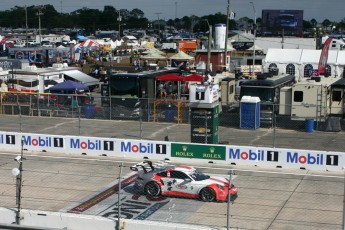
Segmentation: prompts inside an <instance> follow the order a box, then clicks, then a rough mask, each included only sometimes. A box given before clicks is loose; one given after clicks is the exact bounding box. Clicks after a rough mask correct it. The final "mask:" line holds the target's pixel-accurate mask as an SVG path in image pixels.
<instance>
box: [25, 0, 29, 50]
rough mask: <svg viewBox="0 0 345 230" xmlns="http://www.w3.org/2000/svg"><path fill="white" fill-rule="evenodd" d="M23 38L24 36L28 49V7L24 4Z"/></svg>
mask: <svg viewBox="0 0 345 230" xmlns="http://www.w3.org/2000/svg"><path fill="white" fill-rule="evenodd" d="M25 36H26V39H25V41H26V47H28V45H29V42H28V7H27V6H26V4H25Z"/></svg>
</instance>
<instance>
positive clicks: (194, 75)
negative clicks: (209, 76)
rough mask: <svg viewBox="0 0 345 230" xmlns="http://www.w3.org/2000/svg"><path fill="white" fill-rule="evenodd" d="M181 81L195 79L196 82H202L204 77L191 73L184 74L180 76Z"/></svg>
mask: <svg viewBox="0 0 345 230" xmlns="http://www.w3.org/2000/svg"><path fill="white" fill-rule="evenodd" d="M181 80H182V81H197V82H202V81H203V80H204V77H203V76H201V75H198V74H195V73H193V74H191V75H188V76H184V77H182V79H181Z"/></svg>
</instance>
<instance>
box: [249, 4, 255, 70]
mask: <svg viewBox="0 0 345 230" xmlns="http://www.w3.org/2000/svg"><path fill="white" fill-rule="evenodd" d="M250 4H252V5H253V10H254V42H253V68H252V75H254V74H255V71H254V67H255V40H256V9H255V5H254V2H250Z"/></svg>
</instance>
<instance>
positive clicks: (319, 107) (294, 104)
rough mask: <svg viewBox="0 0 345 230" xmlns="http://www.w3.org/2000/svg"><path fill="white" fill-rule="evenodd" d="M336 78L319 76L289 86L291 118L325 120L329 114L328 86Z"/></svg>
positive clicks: (329, 98)
mask: <svg viewBox="0 0 345 230" xmlns="http://www.w3.org/2000/svg"><path fill="white" fill-rule="evenodd" d="M337 80H339V78H335V77H323V76H320V77H312V78H310V79H307V80H306V81H301V82H297V83H296V84H295V85H293V86H292V87H291V88H292V95H291V120H306V119H314V120H316V121H325V119H326V118H327V116H328V115H330V102H331V93H330V92H331V90H330V88H331V85H332V84H333V83H334V82H336V81H337ZM281 106H282V105H281Z"/></svg>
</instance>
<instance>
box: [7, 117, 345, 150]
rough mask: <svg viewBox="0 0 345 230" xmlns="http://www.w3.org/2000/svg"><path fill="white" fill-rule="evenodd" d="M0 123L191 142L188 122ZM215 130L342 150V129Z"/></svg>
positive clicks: (238, 141) (229, 136) (14, 128)
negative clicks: (330, 130) (307, 130)
mask: <svg viewBox="0 0 345 230" xmlns="http://www.w3.org/2000/svg"><path fill="white" fill-rule="evenodd" d="M0 127H1V128H0V130H1V131H9V132H24V133H41V134H55V135H72V136H91V137H116V138H123V139H143V140H157V141H163V140H165V137H168V139H169V141H173V142H191V134H190V129H191V128H190V125H189V124H175V123H160V122H159V123H155V122H142V123H141V124H140V122H139V121H126V120H119V121H115V120H94V119H84V118H83V119H79V118H53V117H52V118H51V117H32V116H18V115H13V116H12V115H11V116H10V115H1V119H0ZM140 130H141V131H140ZM218 133H219V142H222V143H224V144H230V145H241V146H256V147H277V148H279V147H280V148H292V149H307V150H320V151H341V152H343V151H344V144H343V143H344V139H345V132H323V131H315V132H312V133H307V132H305V131H304V130H303V129H302V130H299V131H296V130H289V129H272V128H259V129H256V130H246V129H240V128H230V127H224V126H219V132H218Z"/></svg>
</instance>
